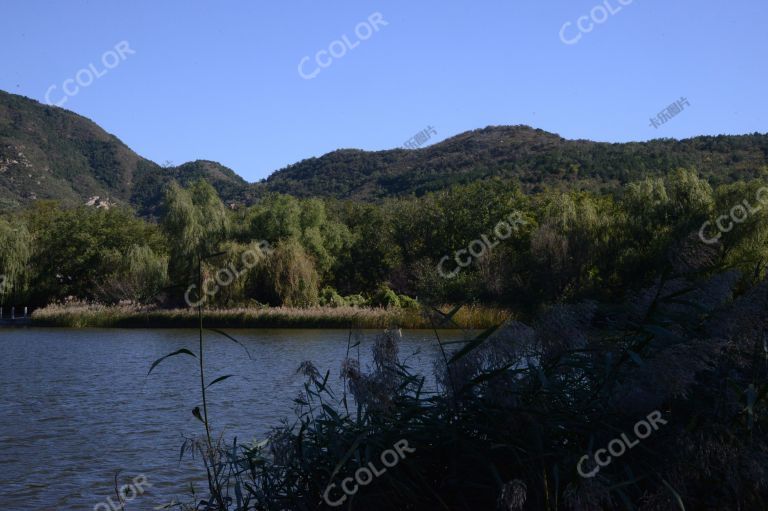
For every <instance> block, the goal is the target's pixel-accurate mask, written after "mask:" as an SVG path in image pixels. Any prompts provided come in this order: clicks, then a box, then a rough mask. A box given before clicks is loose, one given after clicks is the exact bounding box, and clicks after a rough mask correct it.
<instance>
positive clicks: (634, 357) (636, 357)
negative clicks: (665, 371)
mask: <svg viewBox="0 0 768 511" xmlns="http://www.w3.org/2000/svg"><path fill="white" fill-rule="evenodd" d="M627 355H629V358H631V359H632V361H633V362H634V363H635V364H637V365H639V366H641V367H642V366H643V365H645V364H644V363H643V359H642V358H640V355H638V354H637V353H635V352H634V351H632V350H627Z"/></svg>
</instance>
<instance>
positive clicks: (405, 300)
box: [398, 295, 421, 309]
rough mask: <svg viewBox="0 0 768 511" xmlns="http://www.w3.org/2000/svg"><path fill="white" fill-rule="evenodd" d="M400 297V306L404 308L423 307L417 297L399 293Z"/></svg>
mask: <svg viewBox="0 0 768 511" xmlns="http://www.w3.org/2000/svg"><path fill="white" fill-rule="evenodd" d="M398 299H399V300H400V307H402V308H403V309H418V308H419V307H421V306H420V305H419V302H417V301H416V299H415V298H411V297H410V296H407V295H399V296H398Z"/></svg>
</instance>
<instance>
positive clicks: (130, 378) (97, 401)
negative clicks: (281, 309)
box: [0, 329, 462, 511]
mask: <svg viewBox="0 0 768 511" xmlns="http://www.w3.org/2000/svg"><path fill="white" fill-rule="evenodd" d="M229 332H230V333H232V334H233V335H234V336H235V337H236V338H238V339H239V340H241V341H242V342H243V343H244V344H245V345H246V346H247V347H248V349H249V351H250V352H251V355H252V356H253V360H250V359H248V357H247V356H246V355H245V352H244V351H243V349H242V348H241V347H239V346H237V345H236V344H235V343H233V342H232V341H230V340H227V339H225V338H223V337H220V336H218V335H217V334H214V333H208V334H206V336H207V346H206V371H207V380H208V381H211V380H212V379H214V378H215V377H217V376H221V375H224V374H232V373H234V374H236V375H237V376H236V377H233V378H230V379H228V380H226V381H223V382H222V383H219V384H217V385H215V386H213V387H212V388H211V389H210V392H209V394H208V395H209V414H210V417H211V423H212V425H213V428H214V430H215V432H219V433H220V432H222V431H224V433H225V437H226V438H229V439H231V438H233V437H234V436H237V437H238V441H242V442H247V441H251V440H254V439H261V438H263V436H264V435H265V434H266V433H267V432H268V431H269V429H270V427H271V426H274V425H277V424H279V422H280V419H281V418H283V417H289V418H290V417H293V404H292V399H293V398H294V397H295V396H296V395H297V394H298V393H299V391H300V390H301V388H302V384H303V378H302V377H301V376H299V375H297V374H296V368H297V367H298V365H299V364H300V363H301V362H302V361H305V360H312V361H313V362H314V363H315V365H316V366H317V367H318V368H319V369H320V370H321V371H325V370H326V369H330V370H331V380H332V381H335V382H336V383H337V385H338V384H339V380H338V375H339V366H340V362H341V360H342V358H343V356H344V354H345V352H346V347H347V337H348V333H347V332H346V331H342V330H231V331H229ZM376 335H378V332H374V331H366V332H363V333H362V344H361V348H360V356H361V360H362V361H364V364H363V365H364V366H365V365H367V364H366V363H365V361H368V360H369V359H370V346H371V343H372V342H373V339H374V338H375V336H376ZM461 336H462V334H461V333H460V332H441V338H443V339H445V340H455V339H459V338H461ZM196 339H197V332H195V331H192V330H99V329H93V330H66V329H0V388H1V389H2V392H0V503H1V504H0V508H2V509H8V510H14V511H22V510H74V509H77V510H92V509H94V506H95V505H97V504H99V503H100V502H104V501H105V499H106V497H108V496H113V495H114V493H113V492H114V490H113V488H114V483H113V477H114V474H115V472H116V471H117V470H121V471H122V472H121V484H122V483H126V482H129V480H130V479H131V478H133V477H135V476H138V475H142V474H143V475H145V476H146V477H147V480H148V481H149V483H151V484H152V487H151V488H149V489H148V491H147V492H146V493H145V494H143V495H142V496H140V497H138V498H137V499H136V500H134V501H132V502H130V503H129V504H128V506H126V509H127V510H131V509H136V510H139V509H140V510H145V509H152V508H153V507H155V506H160V505H163V504H166V503H168V502H169V501H170V500H171V499H172V498H173V497H174V496H178V497H181V498H184V500H187V497H188V492H187V491H186V489H187V488H188V487H189V482H190V481H199V475H200V466H199V464H198V463H197V462H195V461H194V460H191V459H189V458H187V457H185V459H183V460H182V461H181V462H179V449H180V447H181V444H182V442H183V437H184V436H192V435H197V434H200V433H201V431H202V424H201V423H200V422H199V421H197V419H195V418H194V417H193V416H192V413H191V410H192V408H194V407H195V406H197V405H199V404H200V400H199V386H198V385H199V376H198V373H197V360H196V359H193V358H192V357H189V356H185V355H181V356H177V357H173V358H170V359H168V360H166V361H164V362H163V363H162V364H160V365H159V366H158V367H157V368H156V369H155V370H154V371H153V372H152V374H151V375H150V376H149V377H147V371H148V370H149V366H150V365H151V363H152V362H153V361H154V360H155V359H157V358H159V357H161V356H163V355H166V354H168V353H170V352H172V351H175V350H177V349H180V348H185V347H186V348H189V349H191V350H192V351H195V352H196V351H197V341H196ZM400 353H401V358H406V357H409V358H408V364H409V365H410V366H411V367H414V368H418V370H419V371H420V372H423V373H425V374H427V373H431V367H432V362H433V360H434V358H435V356H437V347H436V345H435V342H434V337H433V336H432V335H431V332H429V331H404V332H403V343H402V345H401V350H400ZM339 387H340V385H339ZM339 387H337V388H339ZM98 509H106V508H105V507H99V508H98Z"/></svg>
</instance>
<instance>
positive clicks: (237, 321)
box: [32, 302, 509, 329]
mask: <svg viewBox="0 0 768 511" xmlns="http://www.w3.org/2000/svg"><path fill="white" fill-rule="evenodd" d="M443 309H444V310H446V311H447V310H449V309H450V307H449V306H446V307H444V308H443ZM508 316H509V311H506V310H504V309H495V308H489V307H479V306H470V307H464V308H462V309H461V310H460V311H459V312H458V313H457V314H456V315H455V316H454V322H453V323H442V324H440V327H441V328H456V327H461V328H465V329H482V328H488V327H489V326H491V325H494V324H498V323H500V322H502V321H503V320H504V319H505V318H507V317H508ZM203 319H204V321H205V324H206V325H208V326H212V327H217V328H348V327H349V325H350V324H354V325H356V326H358V327H359V328H376V329H382V328H387V327H389V326H392V325H398V326H400V327H401V328H414V329H419V328H432V326H433V323H432V322H431V321H430V320H429V319H428V318H427V317H425V316H424V315H423V314H422V313H421V311H420V310H419V309H399V308H389V309H385V308H360V307H308V308H292V307H236V308H228V309H204V310H203ZM32 322H33V324H35V325H39V326H61V327H70V328H87V327H99V328H108V327H120V328H134V327H139V328H142V327H143V328H147V327H149V328H195V327H196V326H197V323H198V312H197V311H196V310H195V309H191V308H185V309H158V308H147V307H139V306H136V305H102V304H98V303H84V302H75V303H68V304H51V305H48V306H47V307H44V308H41V309H37V310H36V311H35V312H34V313H33V314H32Z"/></svg>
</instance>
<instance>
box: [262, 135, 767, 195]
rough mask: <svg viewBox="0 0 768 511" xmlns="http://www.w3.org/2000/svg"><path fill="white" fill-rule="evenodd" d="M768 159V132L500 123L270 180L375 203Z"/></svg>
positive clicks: (744, 174) (716, 177)
mask: <svg viewBox="0 0 768 511" xmlns="http://www.w3.org/2000/svg"><path fill="white" fill-rule="evenodd" d="M767 163H768V135H764V134H762V135H761V134H753V135H742V136H724V135H723V136H716V137H708V136H707V137H696V138H691V139H686V140H674V139H658V140H652V141H650V142H632V143H623V144H612V143H602V142H591V141H588V140H566V139H564V138H562V137H560V136H558V135H555V134H552V133H548V132H546V131H542V130H538V129H533V128H529V127H527V126H494V127H488V128H485V129H480V130H474V131H470V132H466V133H462V134H460V135H457V136H455V137H452V138H449V139H447V140H445V141H443V142H440V143H438V144H434V145H432V146H429V147H426V148H423V149H416V150H405V149H396V150H390V151H377V152H366V151H358V150H340V151H334V152H332V153H329V154H326V155H325V156H322V157H320V158H310V159H307V160H304V161H301V162H299V163H296V164H294V165H291V166H289V167H287V168H285V169H283V170H280V171H278V172H275V173H274V174H273V175H272V176H270V177H269V178H268V179H267V180H266V184H267V187H268V189H270V190H272V191H279V192H283V193H288V194H291V195H296V196H332V197H336V198H351V199H364V200H370V199H376V198H381V197H387V196H397V195H410V194H415V195H422V194H424V193H425V192H429V191H435V190H439V189H444V188H447V187H449V186H451V185H454V184H465V183H469V182H472V181H476V180H480V179H485V178H489V177H494V176H499V177H507V178H515V179H517V180H519V181H520V183H521V184H522V186H523V188H524V189H525V190H528V191H531V190H534V191H535V190H538V189H540V188H541V187H542V186H543V185H550V186H555V187H562V186H567V187H568V188H569V189H574V188H590V189H595V188H597V189H605V188H615V187H616V185H619V184H624V183H627V182H630V181H635V180H638V179H642V178H644V177H646V176H656V175H665V174H668V173H669V172H670V171H672V170H674V169H676V168H680V167H686V168H694V169H696V170H698V171H699V172H700V173H701V174H702V175H703V176H704V177H707V178H708V179H710V181H712V182H713V183H725V182H731V181H733V180H734V179H737V178H738V179H747V178H752V177H756V176H757V175H759V174H761V173H763V172H765V171H766V168H767V167H766V164H767Z"/></svg>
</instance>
